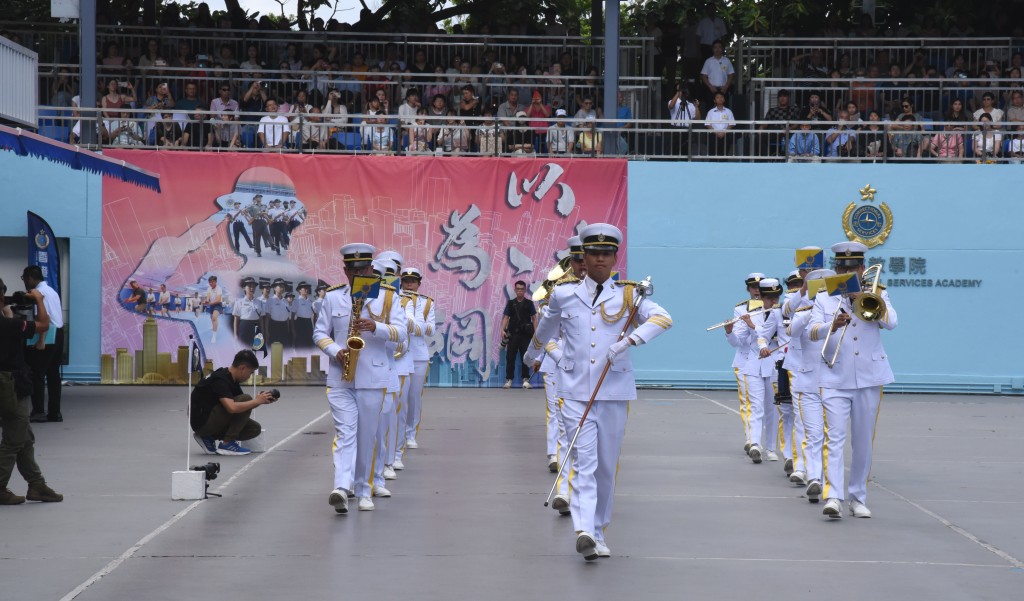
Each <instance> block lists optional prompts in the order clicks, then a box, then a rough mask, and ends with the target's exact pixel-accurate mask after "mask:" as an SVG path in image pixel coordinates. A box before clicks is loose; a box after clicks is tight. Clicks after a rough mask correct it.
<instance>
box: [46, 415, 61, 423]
mask: <svg viewBox="0 0 1024 601" xmlns="http://www.w3.org/2000/svg"><path fill="white" fill-rule="evenodd" d="M46 421H48V422H62V421H64V416H63V415H61V414H59V413H58V414H57V415H47V416H46Z"/></svg>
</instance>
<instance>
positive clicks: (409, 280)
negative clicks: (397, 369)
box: [395, 267, 437, 470]
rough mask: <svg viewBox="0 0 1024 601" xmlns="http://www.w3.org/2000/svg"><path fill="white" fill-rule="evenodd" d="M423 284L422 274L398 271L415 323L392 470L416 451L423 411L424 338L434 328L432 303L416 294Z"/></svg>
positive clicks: (426, 363) (426, 347)
mask: <svg viewBox="0 0 1024 601" xmlns="http://www.w3.org/2000/svg"><path fill="white" fill-rule="evenodd" d="M422 283H423V274H422V273H420V270H419V269H416V268H415V267H408V268H406V269H405V270H403V271H402V289H403V290H406V291H408V292H411V293H413V294H415V301H414V305H413V315H414V317H415V319H416V323H415V325H414V326H413V333H412V361H413V369H414V371H413V374H412V376H411V378H410V380H409V399H408V403H407V407H406V410H405V423H404V428H405V432H404V434H403V433H399V436H402V440H404V441H405V442H404V443H403V444H400V445H399V446H398V457H397V458H396V459H395V469H396V470H400V469H402V467H403V466H402V454H403V451H404V450H405V449H415V448H418V447H419V443H417V442H416V434H417V432H419V429H420V414H421V410H422V408H423V387H424V385H426V383H427V370H428V369H429V368H430V355H431V352H430V343H429V342H428V340H427V339H428V337H430V336H433V335H434V325H435V323H436V320H437V318H436V317H435V316H434V299H432V298H430V297H429V296H426V295H423V294H420V292H419V290H420V285H421V284H422Z"/></svg>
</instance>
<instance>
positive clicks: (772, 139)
mask: <svg viewBox="0 0 1024 601" xmlns="http://www.w3.org/2000/svg"><path fill="white" fill-rule="evenodd" d="M789 100H790V97H789V90H779V91H778V93H777V94H776V95H775V106H773V107H771V108H769V109H768V111H767V112H766V113H765V114H764V120H765V121H776V122H778V123H762V124H760V125H758V126H757V129H760V130H765V129H768V128H769V127H771V128H772V129H773V130H779V129H782V128H783V127H785V124H784V123H785V122H786V121H796V120H798V119H799V118H800V109H798V108H797V107H795V106H793V105H792V104H790V102H789ZM794 135H795V134H794ZM759 137H760V139H761V144H760V148H761V154H762V155H763V156H770V155H776V156H778V155H783V154H785V152H786V146H785V144H786V140H785V134H783V133H779V132H778V131H773V132H771V133H768V134H760V135H759ZM790 139H791V140H792V136H790ZM790 156H792V153H790Z"/></svg>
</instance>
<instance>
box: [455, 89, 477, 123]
mask: <svg viewBox="0 0 1024 601" xmlns="http://www.w3.org/2000/svg"><path fill="white" fill-rule="evenodd" d="M480 113H481V111H480V97H479V96H477V95H476V93H475V91H474V89H473V86H472V85H470V84H466V85H464V86H462V96H461V98H459V115H461V116H463V117H479V116H480ZM474 125H475V124H474Z"/></svg>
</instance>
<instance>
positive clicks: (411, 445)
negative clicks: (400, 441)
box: [405, 438, 420, 449]
mask: <svg viewBox="0 0 1024 601" xmlns="http://www.w3.org/2000/svg"><path fill="white" fill-rule="evenodd" d="M405 448H407V449H418V448H420V445H419V443H417V442H416V439H415V438H410V439H409V440H407V441H405Z"/></svg>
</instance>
